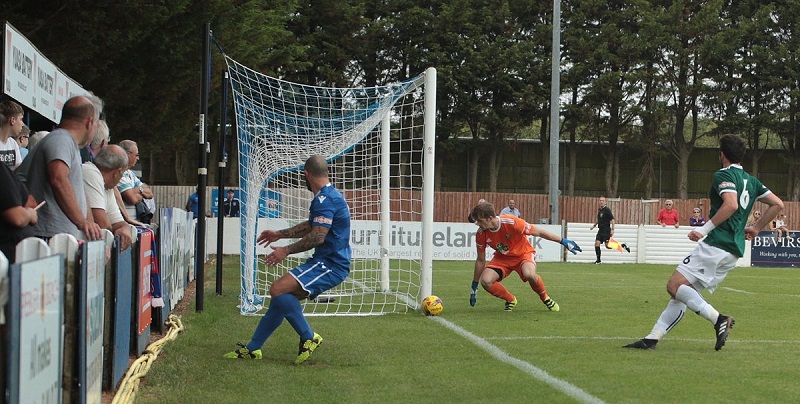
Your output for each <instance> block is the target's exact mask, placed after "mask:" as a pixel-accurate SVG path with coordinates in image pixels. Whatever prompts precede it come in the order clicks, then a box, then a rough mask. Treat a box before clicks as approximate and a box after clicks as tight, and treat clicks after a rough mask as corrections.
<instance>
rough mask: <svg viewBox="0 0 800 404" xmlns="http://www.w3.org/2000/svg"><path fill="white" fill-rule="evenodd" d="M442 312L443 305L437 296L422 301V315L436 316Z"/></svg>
mask: <svg viewBox="0 0 800 404" xmlns="http://www.w3.org/2000/svg"><path fill="white" fill-rule="evenodd" d="M442 310H444V305H443V304H442V299H440V298H439V296H428V297H426V298H425V299H424V300H422V314H424V315H426V316H438V315H439V314H440V313H441V312H442Z"/></svg>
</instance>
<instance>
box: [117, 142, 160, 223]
mask: <svg viewBox="0 0 800 404" xmlns="http://www.w3.org/2000/svg"><path fill="white" fill-rule="evenodd" d="M119 146H120V147H122V148H123V149H125V152H126V153H128V169H127V170H125V173H124V174H123V175H122V180H120V182H119V184H117V189H118V190H119V193H120V194H122V200H123V201H124V202H125V210H126V211H127V212H128V216H130V217H132V218H134V219H136V220H138V221H140V222H142V223H145V224H148V223H150V218H148V217H146V214H145V213H143V215H137V213H136V212H137V208H136V205H137V204H140V203H141V204H143V205H144V208H142V207H140V208H139V211H140V212H147V213H149V214H150V217H152V212H150V208H149V207H147V203H146V202H145V199H153V191H152V190H151V189H150V187H149V186H147V184H145V183H143V182H142V181H141V180H140V179H139V177H137V176H136V174H135V173H134V172H133V170H131V168H133V166H135V165H136V163H137V162H138V161H139V146H137V145H136V142H134V141H133V140H123V141H121V142H119Z"/></svg>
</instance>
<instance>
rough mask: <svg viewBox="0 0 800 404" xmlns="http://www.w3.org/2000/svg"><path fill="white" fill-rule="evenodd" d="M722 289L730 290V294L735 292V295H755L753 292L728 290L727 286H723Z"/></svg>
mask: <svg viewBox="0 0 800 404" xmlns="http://www.w3.org/2000/svg"><path fill="white" fill-rule="evenodd" d="M722 289H725V290H730V291H731V292H736V293H744V294H746V295H755V294H756V293H755V292H748V291H746V290H739V289H734V288H729V287H727V286H723V287H722Z"/></svg>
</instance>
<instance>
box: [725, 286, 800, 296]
mask: <svg viewBox="0 0 800 404" xmlns="http://www.w3.org/2000/svg"><path fill="white" fill-rule="evenodd" d="M722 289H725V290H729V291H731V292H736V293H744V294H747V295H758V294H760V293H758V292H750V291H747V290H739V289H734V288H729V287H727V286H723V287H722ZM769 295H770V296H782V297H800V295H795V294H789V293H770V294H769Z"/></svg>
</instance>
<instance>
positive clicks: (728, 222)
mask: <svg viewBox="0 0 800 404" xmlns="http://www.w3.org/2000/svg"><path fill="white" fill-rule="evenodd" d="M745 151H746V146H745V143H744V141H743V140H742V138H741V137H739V136H737V135H723V136H722V137H720V139H719V158H720V162H721V163H722V168H721V169H720V170H719V171H717V172H716V173H715V174H714V181H713V182H712V184H711V190H710V191H709V198H710V199H711V212H710V214H709V216H710V219H709V220H708V222H706V224H705V225H703V227H695V228H693V229H692V231H691V232H689V239H690V240H692V241H698V243H697V246H695V248H694V250H692V252H691V254H689V255H688V256H687V257H686V258H684V259H683V261H682V262H681V263H680V264H678V268H677V269H675V272H674V273H673V274H672V277H670V278H669V281H668V282H667V292H669V294H670V297H671V299H670V301H669V303H668V304H667V308H666V309H664V311H663V312H662V313H661V316H660V317H659V318H658V321H656V323H655V325H653V330H652V331H650V334H647V336H645V337H644V338H642V339H640V340H638V341H634V342H632V343H630V344H628V345H625V347H626V348H638V349H655V347H656V344H657V343H658V341H659V340H660V339H661V338H662V337H663V336H664V335H666V334H667V332H669V331H670V330H671V329H672V328H673V327H675V326H676V325H677V324H678V322H680V321H681V319H682V318H683V315H684V313H685V312H686V308H687V307H688V308H689V310H691V311H693V312H695V313H697V314H698V315H700V316H701V317H703V318H705V319H706V320H708V321H709V322H711V324H712V325H713V326H714V335H715V337H716V342H715V344H714V349H715V350H717V351H719V350H720V349H722V347H723V346H724V345H725V341H726V340H727V338H728V332H729V331H730V329H731V328H732V327H733V324H734V320H733V317H730V316H725V315H722V314H720V312H718V311H717V310H716V309H715V308H714V307H713V306H711V305H710V304H709V303H708V302H707V301H706V300H705V299H704V298H703V296H702V295H701V294H700V292H702V291H703V290H708V292H709V293H714V289H716V288H717V286H718V285H719V284H720V283H721V282H722V281H723V280H724V279H725V277H726V276H727V275H728V272H730V271H731V270H732V269H733V268H734V267H735V266H736V261H737V260H738V259H739V258H741V257H742V256H743V255H744V246H745V243H744V241H745V238H747V239H751V238H752V237H754V236H755V235H757V234H758V232H759V231H760V230H761V229H762V228H764V226H766V225H767V223H769V222H770V221H771V220H772V219H773V218H774V217H775V216H777V214H778V213H779V212H780V211H781V209H783V201H782V200H781V199H780V198H779V197H778V196H776V195H775V194H773V193H772V192H771V191H770V190H769V189H767V187H765V186H764V185H763V184H761V181H759V180H758V178H756V177H753V176H752V175H750V174H748V173H747V172H746V171H744V169H742V166H741V161H742V159H743V158H744V154H745ZM756 200H758V201H761V202H763V203H765V204H767V205H768V206H769V207H768V208H767V210H766V211H765V212H764V214H763V215H762V216H761V218H760V219H759V220H758V221H757V222H756V223H755V224H754V225H753V226H751V227H746V224H747V217H748V215H750V210H751V209H752V208H753V204H755V201H756ZM703 237H705V238H703Z"/></svg>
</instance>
